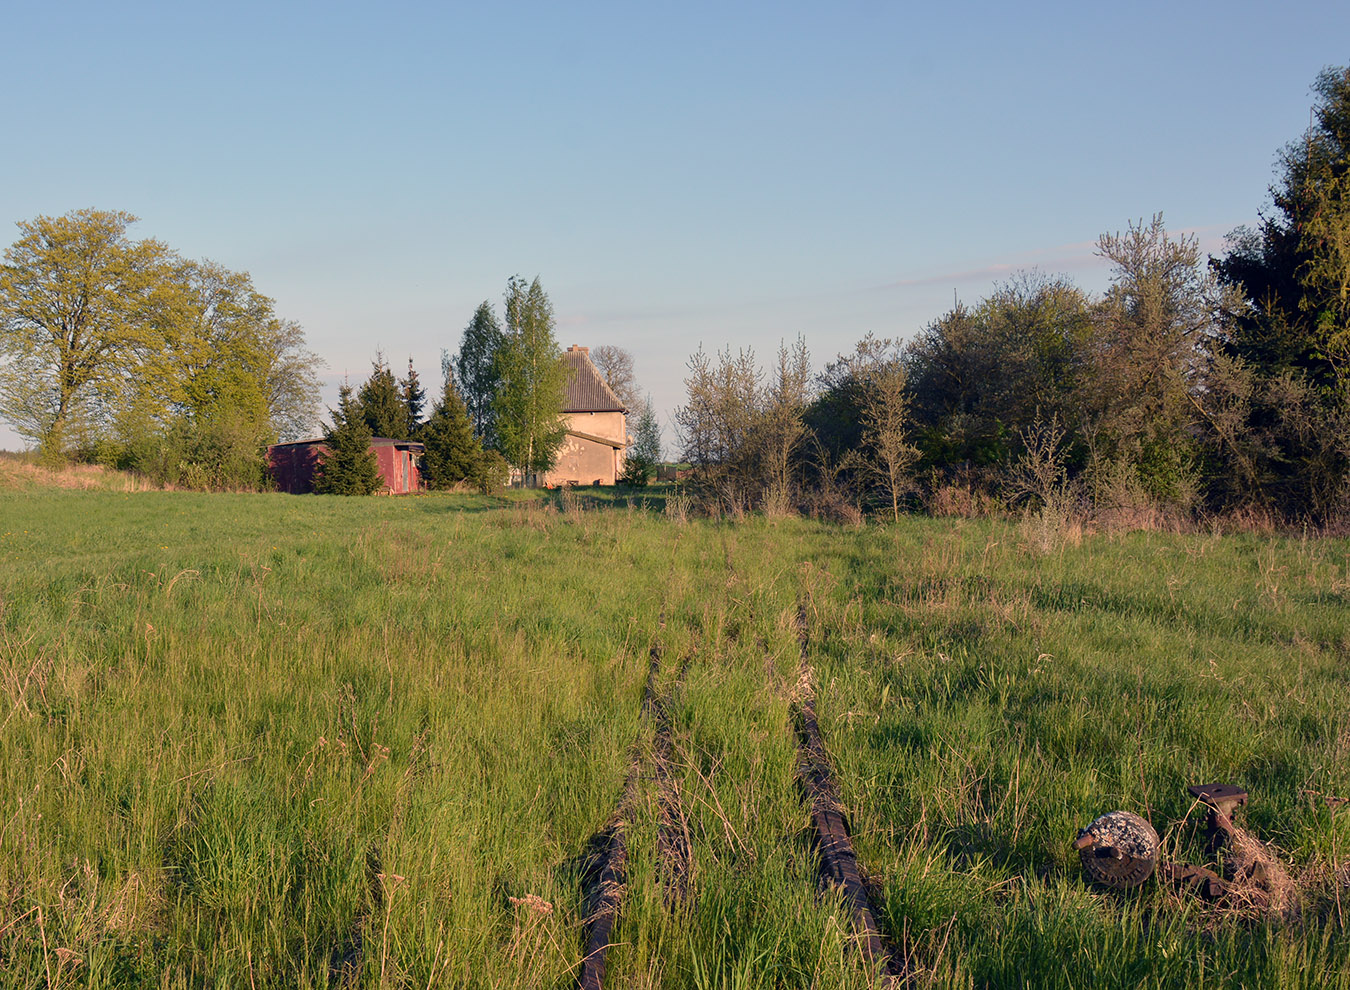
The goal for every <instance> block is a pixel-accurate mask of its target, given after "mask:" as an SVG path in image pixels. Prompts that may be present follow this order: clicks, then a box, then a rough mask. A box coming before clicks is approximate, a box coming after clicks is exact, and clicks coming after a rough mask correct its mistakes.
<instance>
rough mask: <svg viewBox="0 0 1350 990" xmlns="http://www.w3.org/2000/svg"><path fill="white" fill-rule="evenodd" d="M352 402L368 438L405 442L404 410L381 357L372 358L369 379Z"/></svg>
mask: <svg viewBox="0 0 1350 990" xmlns="http://www.w3.org/2000/svg"><path fill="white" fill-rule="evenodd" d="M356 399H357V402H358V403H360V407H361V417H362V419H364V420H365V421H366V425H367V426H369V427H370V432H371V435H372V436H377V437H384V438H385V439H386V440H407V439H409V437H408V409H407V406H405V405H404V402H403V394H402V392H401V391H400V390H399V385H398V381H397V380H396V379H395V378H394V373H393V372H392V371H390V370H389V365H387V364H385V363H384V355H383V354H376V355H375V360H374V361H372V362H371V365H370V377H369V378H367V379H366V380H365V383H364V384H363V385H362V386H361V388H360V391H358V392H357V393H356Z"/></svg>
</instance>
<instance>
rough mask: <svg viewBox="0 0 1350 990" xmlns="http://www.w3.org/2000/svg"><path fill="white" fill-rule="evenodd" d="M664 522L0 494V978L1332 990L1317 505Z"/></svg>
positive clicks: (1323, 549)
mask: <svg viewBox="0 0 1350 990" xmlns="http://www.w3.org/2000/svg"><path fill="white" fill-rule="evenodd" d="M685 516H686V514H685V512H684V511H683V505H682V504H681V503H680V501H679V500H678V499H670V500H667V501H665V502H662V500H661V498H660V496H659V495H658V496H655V497H652V498H648V499H647V500H645V501H643V500H635V501H632V502H625V501H624V500H622V499H618V500H610V501H608V502H605V503H603V504H602V503H600V502H598V501H588V500H587V499H586V498H584V497H576V496H571V497H568V498H566V499H556V500H555V499H549V498H540V499H529V498H525V499H515V500H511V499H494V498H488V497H470V496H426V497H409V498H403V499H380V500H344V499H340V498H328V497H318V496H313V497H300V498H295V497H288V496H279V495H201V494H188V493H169V492H139V493H123V492H115V491H76V490H70V491H53V490H24V491H21V492H11V493H8V494H3V493H0V609H2V611H0V781H3V787H0V973H3V974H4V976H3V981H2V982H3V983H4V985H5V986H7V987H46V986H70V987H76V986H78V987H135V986H144V987H200V986H212V987H249V988H258V987H338V986H341V987H428V986H430V987H549V988H553V987H567V986H578V985H580V986H583V987H591V986H594V987H598V986H608V987H668V988H684V987H695V988H714V987H715V988H751V987H803V988H805V987H818V988H824V987H866V986H876V985H879V984H889V985H893V986H917V987H930V986H931V987H984V986H995V987H1002V986H1008V987H1020V986H1036V987H1066V988H1067V987H1085V986H1094V987H1141V986H1143V987H1153V986H1157V987H1192V986H1193V987H1202V986H1216V985H1222V986H1246V987H1309V988H1311V987H1350V941H1347V939H1346V936H1345V912H1346V911H1347V910H1350V886H1348V884H1350V868H1348V866H1347V864H1350V810H1347V806H1346V804H1345V803H1344V802H1343V801H1338V800H1337V799H1338V798H1345V797H1350V705H1348V704H1347V702H1350V607H1347V606H1348V605H1350V542H1347V541H1345V540H1336V539H1320V540H1319V539H1279V538H1256V537H1251V536H1246V535H1218V534H1203V533H1200V534H1190V535H1178V534H1161V533H1134V534H1128V535H1112V534H1099V535H1085V536H1081V537H1080V536H1075V538H1074V539H1073V540H1068V541H1065V540H1060V541H1058V542H1056V543H1054V544H1053V545H1047V544H1046V543H1045V541H1043V540H1039V539H1036V538H1034V534H1029V533H1028V532H1027V531H1025V529H1024V528H1020V527H1019V526H1018V525H1017V524H1015V523H1006V522H999V521H969V520H933V519H921V518H902V519H901V520H900V521H899V522H896V523H893V524H886V525H884V526H882V525H870V526H838V525H832V524H826V523H820V522H814V521H807V520H800V519H776V520H771V519H765V518H760V517H747V518H746V519H744V520H743V521H740V522H736V523H730V522H717V521H708V520H694V519H688V518H685ZM1211 782H1226V783H1232V784H1236V785H1238V786H1240V787H1242V788H1245V789H1246V790H1247V791H1248V792H1249V794H1250V802H1249V804H1248V805H1247V806H1246V807H1245V808H1241V809H1239V810H1237V811H1236V812H1234V820H1235V822H1237V823H1238V824H1239V825H1240V826H1241V827H1242V828H1243V829H1245V830H1246V831H1245V832H1244V834H1247V835H1250V836H1252V837H1254V838H1255V840H1257V842H1258V843H1259V849H1260V850H1261V853H1262V855H1263V856H1265V857H1267V858H1268V860H1269V863H1270V864H1272V865H1271V868H1270V869H1269V870H1268V871H1265V872H1263V873H1262V875H1261V876H1258V877H1248V878H1246V879H1243V878H1234V877H1232V876H1231V873H1232V863H1231V859H1232V856H1231V852H1229V851H1225V850H1218V851H1214V850H1212V849H1211V848H1210V847H1209V845H1208V843H1207V834H1206V809H1205V806H1204V805H1203V804H1201V803H1200V802H1199V801H1197V800H1196V799H1195V798H1194V797H1192V796H1191V795H1190V794H1189V793H1188V792H1187V790H1186V788H1187V785H1190V784H1197V783H1211ZM1116 810H1123V811H1129V812H1133V813H1136V814H1138V815H1141V816H1143V817H1144V818H1146V819H1147V820H1148V821H1149V822H1150V823H1151V824H1152V825H1153V827H1154V828H1155V829H1156V830H1157V832H1158V834H1159V836H1160V837H1161V842H1162V851H1161V856H1160V859H1161V862H1162V865H1161V866H1160V867H1159V870H1158V871H1156V872H1155V873H1154V874H1153V876H1152V877H1151V878H1150V879H1148V880H1147V881H1146V882H1144V883H1143V884H1142V885H1140V886H1138V887H1135V888H1132V889H1128V890H1117V889H1112V888H1109V887H1103V886H1100V885H1095V884H1093V883H1091V882H1089V881H1088V880H1087V879H1086V878H1085V876H1084V872H1083V868H1082V865H1081V863H1080V859H1079V853H1078V852H1077V851H1076V850H1075V848H1074V840H1075V837H1076V836H1077V835H1078V831H1079V829H1081V828H1083V827H1084V826H1086V825H1088V823H1090V822H1091V821H1093V819H1095V818H1097V817H1098V816H1099V815H1101V814H1103V813H1105V812H1109V811H1116ZM1225 857H1228V858H1229V860H1230V862H1229V867H1228V874H1227V875H1226V874H1225ZM1176 863H1191V864H1195V865H1198V866H1208V867H1209V868H1211V869H1214V870H1215V872H1216V873H1218V874H1219V875H1220V876H1224V877H1225V879H1226V880H1230V881H1233V886H1232V888H1231V890H1230V891H1229V894H1228V896H1225V897H1221V898H1219V899H1210V898H1206V897H1204V896H1200V895H1199V894H1198V893H1196V892H1195V891H1194V890H1193V889H1192V888H1191V887H1188V886H1184V885H1178V884H1176V883H1173V882H1170V881H1169V880H1168V879H1167V877H1166V876H1165V874H1164V867H1166V866H1168V865H1169V864H1176ZM1239 880H1240V881H1241V882H1238V881H1239ZM1274 888H1278V889H1274ZM1253 891H1255V892H1256V893H1259V894H1260V895H1261V896H1259V897H1257V896H1246V895H1247V894H1249V893H1252V892H1253Z"/></svg>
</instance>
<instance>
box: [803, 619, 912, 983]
mask: <svg viewBox="0 0 1350 990" xmlns="http://www.w3.org/2000/svg"><path fill="white" fill-rule="evenodd" d="M797 641H798V644H799V646H800V647H801V660H800V663H799V668H798V680H797V691H796V695H797V711H796V723H797V781H798V783H799V784H800V786H801V788H802V792H803V793H804V794H805V796H806V799H807V801H808V803H809V804H810V807H811V824H812V826H813V828H814V829H815V833H816V843H817V849H818V851H819V854H820V873H821V880H822V881H823V882H825V883H827V884H829V885H830V886H832V887H835V888H837V889H838V890H839V891H840V892H841V893H842V894H843V896H844V900H845V901H846V902H847V903H848V905H849V909H850V910H851V912H852V914H853V927H854V930H855V931H856V932H857V935H858V940H859V943H860V945H861V948H862V951H863V953H864V955H865V956H866V957H867V958H868V959H869V960H871V961H872V963H873V964H874V965H875V966H876V967H877V969H878V971H879V973H880V976H881V978H882V982H883V984H884V985H886V986H895V985H898V984H900V983H901V982H903V981H905V980H907V979H908V977H909V973H908V972H907V968H906V966H905V965H904V963H903V962H902V961H901V960H900V957H899V956H898V954H897V953H896V952H895V951H894V949H893V946H892V943H891V942H890V940H889V939H887V938H886V936H885V935H884V933H883V932H882V928H881V924H880V922H879V921H878V920H877V915H876V912H875V911H874V910H873V908H872V901H871V898H870V897H869V896H868V892H867V883H866V881H865V880H864V879H863V875H862V869H861V868H860V866H859V864H858V854H857V852H856V851H855V850H854V848H853V840H852V839H851V838H850V837H849V832H848V821H847V818H846V816H845V813H844V808H843V805H842V804H841V803H840V801H839V793H838V790H837V789H836V787H835V783H834V766H833V764H832V763H831V761H830V754H829V751H828V750H827V749H826V748H825V739H824V737H823V736H822V735H821V732H820V723H819V722H818V721H817V719H816V692H815V674H814V671H813V670H812V668H811V661H810V655H809V646H810V627H809V624H808V620H807V615H806V606H805V605H804V604H803V605H799V606H798V609H797Z"/></svg>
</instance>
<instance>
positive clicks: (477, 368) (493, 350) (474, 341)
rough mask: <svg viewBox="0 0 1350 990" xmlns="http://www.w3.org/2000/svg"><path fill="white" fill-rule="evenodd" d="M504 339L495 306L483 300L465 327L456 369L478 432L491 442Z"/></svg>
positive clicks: (465, 400) (463, 396) (463, 395)
mask: <svg viewBox="0 0 1350 990" xmlns="http://www.w3.org/2000/svg"><path fill="white" fill-rule="evenodd" d="M502 342H503V336H502V328H501V324H500V323H498V322H497V316H496V314H495V313H493V312H492V305H491V304H490V303H488V302H483V303H481V304H480V305H479V307H478V309H476V310H475V311H474V314H473V319H471V320H470V321H469V325H468V326H467V327H465V328H464V335H463V337H462V338H461V339H460V344H459V354H458V356H457V357H456V358H455V359H454V371H455V377H456V379H457V380H458V382H459V387H460V390H461V393H462V398H463V400H464V404H465V406H467V407H468V410H469V419H470V420H472V422H473V428H474V432H475V433H477V434H478V436H479V438H480V439H481V440H482V441H483V442H484V443H491V442H492V439H493V436H494V432H493V428H492V426H493V424H492V399H493V396H495V395H496V394H497V384H498V379H497V364H496V361H495V357H496V354H497V352H498V351H499V350H500V349H501V347H502Z"/></svg>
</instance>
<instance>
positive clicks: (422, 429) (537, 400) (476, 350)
mask: <svg viewBox="0 0 1350 990" xmlns="http://www.w3.org/2000/svg"><path fill="white" fill-rule="evenodd" d="M502 302H503V305H502V312H503V314H504V319H503V320H499V319H498V316H497V313H496V311H495V310H494V309H493V307H492V304H491V303H490V302H487V301H484V302H483V303H482V304H480V305H479V306H478V308H477V309H476V310H475V311H474V314H473V316H472V318H471V319H470V320H469V323H468V325H467V326H466V327H465V329H464V332H463V334H462V335H461V338H460V347H459V350H458V352H457V353H454V354H452V353H450V352H449V351H445V352H443V353H442V357H441V376H442V387H441V395H440V398H439V399H438V400H437V402H436V403H435V404H434V406H433V407H432V409H431V413H430V416H429V417H428V418H427V419H426V420H425V421H424V420H423V419H422V411H423V409H424V408H425V403H426V394H425V391H424V390H423V388H422V386H421V383H420V381H419V380H418V377H417V372H416V371H415V370H414V369H413V367H412V361H411V359H410V360H409V362H408V373H407V376H406V377H404V378H402V379H396V378H395V376H394V374H393V372H392V371H391V370H390V368H389V366H388V365H387V364H386V363H385V360H384V357H383V355H378V354H377V355H376V358H375V360H374V362H373V363H372V367H371V374H370V376H369V377H368V378H367V379H366V380H365V381H364V382H363V383H362V384H361V385H360V386H359V387H358V388H356V389H353V388H352V386H351V385H350V383H344V384H343V386H342V388H341V390H340V393H339V400H338V407H337V408H336V409H330V410H329V418H330V420H331V422H330V424H329V425H328V426H327V427H326V428H325V433H324V438H325V440H326V442H327V446H328V448H329V455H328V457H327V458H326V461H325V464H324V467H323V471H322V474H321V477H320V479H319V482H318V489H317V490H319V491H320V492H328V493H334V494H369V493H371V492H373V491H375V490H377V489H378V487H379V484H380V481H379V476H378V472H377V471H376V469H375V461H374V456H373V454H371V453H370V450H369V445H370V441H371V439H372V438H373V437H385V438H388V439H393V440H407V441H415V442H419V443H421V444H423V445H424V447H425V454H424V456H423V463H422V468H423V477H424V480H425V482H426V484H427V486H428V487H429V488H433V489H452V488H459V487H477V488H479V489H480V490H482V491H487V492H491V491H495V490H497V489H499V488H501V487H502V486H503V485H504V484H505V483H506V481H507V479H508V478H509V477H510V476H511V475H512V473H513V472H514V474H515V475H516V477H518V478H521V479H528V478H530V477H538V476H540V475H542V474H544V473H545V472H547V471H549V470H551V469H552V467H553V466H554V464H555V463H556V462H557V457H558V454H559V452H560V450H561V448H562V445H563V442H564V440H565V437H566V429H565V426H564V422H563V419H562V411H563V408H564V404H565V400H566V389H567V384H568V380H567V374H568V369H567V367H566V366H565V364H564V362H563V359H562V351H561V348H560V347H559V345H558V342H557V333H556V320H555V317H554V312H553V304H552V303H551V302H550V300H549V298H548V294H547V293H546V292H544V289H543V287H542V286H541V285H540V282H539V279H538V278H536V279H534V280H533V281H532V282H529V283H526V282H525V280H524V279H521V278H519V277H512V278H511V279H509V280H508V281H507V284H506V291H505V293H504V295H503V300H502ZM592 357H593V360H594V361H595V363H596V365H597V368H598V369H599V370H600V372H601V374H602V375H603V376H604V377H605V379H606V382H607V383H608V384H609V385H610V387H611V388H612V389H613V390H614V391H615V394H616V395H617V396H618V397H619V399H620V401H621V402H623V404H624V405H625V406H627V407H628V409H629V410H630V413H635V414H636V418H635V420H634V428H633V435H634V442H633V444H632V445H631V446H630V447H629V449H628V451H627V455H628V456H627V458H626V461H625V464H626V471H625V474H624V476H623V479H622V480H623V481H624V483H626V484H631V485H645V484H647V482H648V481H649V480H650V478H651V476H652V474H653V473H654V470H655V467H656V464H657V462H658V461H659V460H660V457H661V434H660V427H659V425H658V424H657V421H656V415H655V412H654V410H653V409H652V406H651V403H650V401H649V400H645V399H642V398H640V397H639V392H638V390H637V383H636V378H635V376H634V373H633V358H632V355H631V354H630V353H629V352H628V351H627V350H625V349H623V348H621V347H617V346H613V345H608V346H601V347H597V348H596V349H595V350H594V352H593V354H592Z"/></svg>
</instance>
